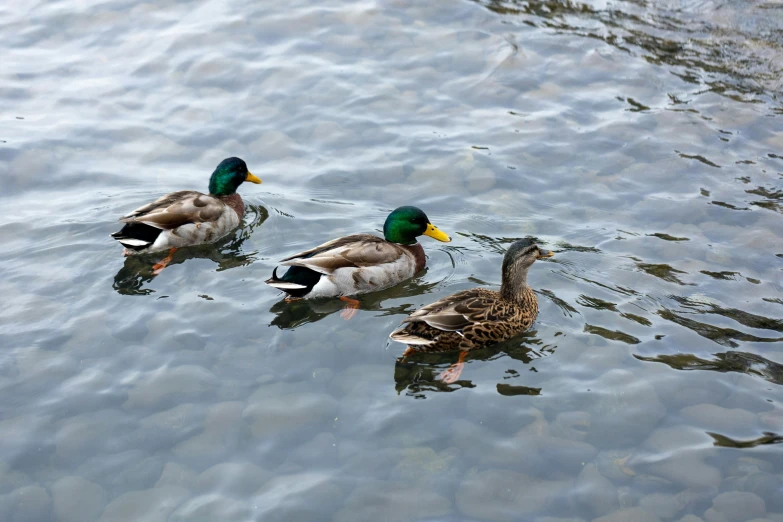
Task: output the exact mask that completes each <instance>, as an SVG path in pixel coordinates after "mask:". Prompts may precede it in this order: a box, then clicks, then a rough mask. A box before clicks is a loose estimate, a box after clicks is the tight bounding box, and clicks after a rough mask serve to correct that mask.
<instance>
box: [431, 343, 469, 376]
mask: <svg viewBox="0 0 783 522" xmlns="http://www.w3.org/2000/svg"><path fill="white" fill-rule="evenodd" d="M467 356H468V352H466V351H464V350H462V351H461V352H459V360H458V361H457V362H456V363H455V364H452V365H451V366H449V367H448V368H446V369H445V370H444V371H443V373H441V374H440V375H439V376H438V379H440V380H441V381H443V382H445V383H446V384H453V383H455V382H457V379H459V376H460V375H462V370H463V369H464V368H465V357H467Z"/></svg>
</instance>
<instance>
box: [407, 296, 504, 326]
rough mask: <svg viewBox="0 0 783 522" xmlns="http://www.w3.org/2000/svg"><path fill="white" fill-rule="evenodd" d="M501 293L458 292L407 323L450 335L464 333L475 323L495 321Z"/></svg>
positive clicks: (417, 314) (428, 307)
mask: <svg viewBox="0 0 783 522" xmlns="http://www.w3.org/2000/svg"><path fill="white" fill-rule="evenodd" d="M497 299H498V294H497V292H493V291H491V290H488V289H486V288H473V289H471V290H464V291H462V292H457V293H456V294H452V295H450V296H447V297H444V298H443V299H440V300H439V301H435V302H434V303H432V304H428V305H427V306H424V307H422V308H420V309H419V310H416V311H415V312H413V313H412V314H411V315H410V316H409V317H408V318H407V319H405V320H404V321H403V323H427V324H428V325H429V326H431V327H433V328H437V329H438V330H443V331H446V332H457V331H460V330H464V329H465V328H466V327H468V326H470V325H472V324H479V323H484V322H487V321H492V320H495V318H494V317H493V315H494V314H493V313H492V312H493V309H494V308H495V305H496V303H497Z"/></svg>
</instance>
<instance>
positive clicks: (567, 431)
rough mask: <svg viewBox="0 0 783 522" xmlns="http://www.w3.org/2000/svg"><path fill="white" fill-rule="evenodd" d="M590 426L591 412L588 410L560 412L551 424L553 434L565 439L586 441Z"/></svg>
mask: <svg viewBox="0 0 783 522" xmlns="http://www.w3.org/2000/svg"><path fill="white" fill-rule="evenodd" d="M589 428H590V414H589V413H587V412H586V411H567V412H563V413H559V414H558V415H557V417H556V418H555V421H554V422H553V423H552V424H551V425H550V431H551V432H552V435H554V436H556V437H561V438H563V439H569V440H577V441H584V440H585V439H587V432H588V429H589Z"/></svg>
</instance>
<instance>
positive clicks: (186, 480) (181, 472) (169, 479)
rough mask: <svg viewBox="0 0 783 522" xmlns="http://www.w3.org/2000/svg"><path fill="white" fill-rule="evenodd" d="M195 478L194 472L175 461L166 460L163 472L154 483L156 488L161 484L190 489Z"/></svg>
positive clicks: (161, 485)
mask: <svg viewBox="0 0 783 522" xmlns="http://www.w3.org/2000/svg"><path fill="white" fill-rule="evenodd" d="M195 480H196V472H195V471H193V470H192V469H190V468H186V467H185V466H183V465H181V464H178V463H176V462H167V463H166V465H165V466H163V472H162V473H161V474H160V478H159V479H158V481H157V482H156V483H155V487H156V488H160V487H163V486H177V487H181V488H185V489H191V488H192V487H193V484H194V483H195Z"/></svg>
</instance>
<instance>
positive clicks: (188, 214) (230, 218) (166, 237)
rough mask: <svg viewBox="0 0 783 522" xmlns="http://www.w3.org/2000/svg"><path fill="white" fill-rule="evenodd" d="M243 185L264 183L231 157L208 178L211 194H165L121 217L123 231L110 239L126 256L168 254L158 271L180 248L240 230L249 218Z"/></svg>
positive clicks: (157, 266) (156, 271)
mask: <svg viewBox="0 0 783 522" xmlns="http://www.w3.org/2000/svg"><path fill="white" fill-rule="evenodd" d="M245 181H250V182H251V183H261V180H260V179H258V178H257V177H255V176H254V175H253V174H251V173H250V172H249V171H248V170H247V164H245V162H244V161H242V160H241V159H239V158H227V159H224V160H223V161H221V162H220V164H219V165H218V166H217V168H216V169H215V172H213V173H212V176H211V177H210V178H209V194H202V193H201V192H196V191H195V190H180V191H179V192H171V193H170V194H166V195H165V196H162V197H160V198H158V199H156V200H155V201H153V202H152V203H150V204H148V205H144V206H143V207H140V208H137V209H136V210H134V211H133V212H131V213H130V214H128V215H126V216H123V217H122V218H120V222H122V223H125V226H124V227H122V230H120V231H119V232H115V233H113V234H112V235H111V236H112V237H113V238H114V239H116V240H117V241H119V242H120V243H121V244H122V245H124V246H125V247H126V248H125V255H126V256H130V255H136V254H148V253H152V252H160V251H162V250H168V251H169V254H168V256H166V257H165V258H164V259H163V260H162V261H161V262H160V263H158V264H156V265H155V266H154V267H153V268H154V269H155V273H159V272H160V271H161V270H163V269H164V268H165V267H166V265H167V264H168V263H169V262H170V261H171V258H172V256H173V254H174V251H175V250H176V249H178V248H181V247H186V246H193V245H200V244H203V243H212V242H214V241H217V240H218V239H220V238H221V237H223V236H225V235H226V234H228V233H229V232H231V230H233V229H234V228H236V227H237V226H238V225H239V223H240V222H241V221H242V216H244V214H245V204H244V203H243V202H242V197H241V196H240V195H239V194H237V192H236V191H237V188H238V187H239V185H241V184H242V183H243V182H245Z"/></svg>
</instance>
